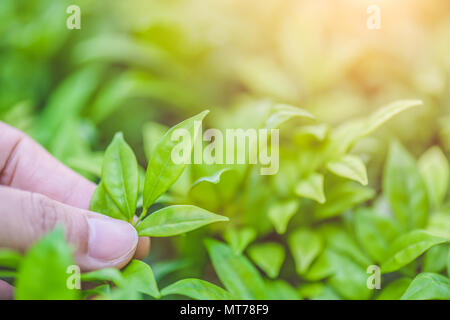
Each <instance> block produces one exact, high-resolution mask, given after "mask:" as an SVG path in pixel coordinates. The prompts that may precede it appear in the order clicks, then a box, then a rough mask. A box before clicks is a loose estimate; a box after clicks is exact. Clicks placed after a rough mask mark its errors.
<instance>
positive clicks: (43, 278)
mask: <svg viewBox="0 0 450 320" xmlns="http://www.w3.org/2000/svg"><path fill="white" fill-rule="evenodd" d="M73 264H74V261H73V258H72V248H71V247H70V246H69V245H68V244H67V242H66V240H65V239H64V232H63V230H62V229H61V228H56V229H55V230H53V231H52V232H51V233H49V234H47V235H46V236H44V237H43V238H42V239H41V240H40V241H39V242H37V243H36V244H34V245H33V246H32V247H31V248H30V250H29V251H28V253H27V255H26V257H25V258H24V259H23V261H22V263H21V264H20V266H19V270H18V272H17V281H16V284H15V287H16V289H15V297H16V299H19V300H30V299H31V300H74V299H77V298H78V297H79V291H78V290H76V289H73V290H71V289H69V286H68V278H69V275H70V274H68V273H67V269H68V267H69V266H71V265H73Z"/></svg>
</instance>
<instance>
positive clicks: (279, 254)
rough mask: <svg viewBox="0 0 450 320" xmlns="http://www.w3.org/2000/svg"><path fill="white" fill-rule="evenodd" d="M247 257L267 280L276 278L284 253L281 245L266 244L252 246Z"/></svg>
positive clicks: (274, 243)
mask: <svg viewBox="0 0 450 320" xmlns="http://www.w3.org/2000/svg"><path fill="white" fill-rule="evenodd" d="M247 252H248V255H249V257H250V259H252V260H253V262H254V263H255V264H256V265H257V266H258V267H260V268H261V269H262V270H263V271H264V272H265V273H266V274H267V275H268V276H269V278H272V279H274V278H276V277H277V276H278V273H279V272H280V268H281V265H282V264H283V262H284V257H285V252H284V248H283V246H282V245H281V244H279V243H276V242H266V243H261V244H254V245H252V246H250V247H249V248H248V251H247Z"/></svg>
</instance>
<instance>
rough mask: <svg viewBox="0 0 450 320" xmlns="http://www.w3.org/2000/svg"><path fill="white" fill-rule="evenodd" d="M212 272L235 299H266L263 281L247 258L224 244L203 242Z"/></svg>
mask: <svg viewBox="0 0 450 320" xmlns="http://www.w3.org/2000/svg"><path fill="white" fill-rule="evenodd" d="M205 245H206V248H207V249H208V253H209V256H210V258H211V261H212V264H213V266H214V270H215V271H216V273H217V276H218V277H219V279H220V281H221V282H222V283H223V285H224V286H225V288H227V290H228V291H229V292H230V293H231V295H232V296H233V297H236V298H237V299H266V298H267V293H266V289H265V286H264V281H263V279H262V277H261V275H260V274H259V273H258V271H257V270H256V268H255V267H254V266H253V265H252V264H251V263H250V261H248V259H247V258H245V257H244V256H242V255H240V254H236V253H235V252H234V251H233V249H231V248H230V247H229V246H227V245H226V244H224V243H222V242H219V241H216V240H213V239H207V240H205Z"/></svg>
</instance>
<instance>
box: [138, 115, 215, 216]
mask: <svg viewBox="0 0 450 320" xmlns="http://www.w3.org/2000/svg"><path fill="white" fill-rule="evenodd" d="M208 112H209V111H208V110H206V111H203V112H202V113H200V114H198V115H196V116H194V117H192V118H189V119H187V120H185V121H183V122H181V123H179V124H177V125H176V126H174V127H172V128H170V129H169V131H167V132H166V133H165V134H164V136H163V137H162V138H161V140H160V141H159V143H158V145H157V146H156V147H155V148H154V150H153V154H152V157H151V159H150V161H149V163H148V167H147V173H146V175H145V184H144V212H146V210H147V209H148V208H149V207H150V206H151V205H152V203H153V202H154V201H155V200H156V199H158V198H159V197H160V196H161V195H162V194H163V193H164V192H166V191H167V190H168V189H169V187H170V186H171V185H172V184H173V183H174V182H175V181H176V180H177V179H178V178H179V176H180V175H181V174H182V173H183V170H184V168H185V167H186V163H180V164H177V163H175V162H174V161H173V160H172V151H173V150H174V147H175V146H176V145H178V144H180V143H183V144H184V143H185V141H182V142H176V141H173V140H172V134H173V133H174V132H176V131H177V130H178V129H184V130H187V132H189V133H190V136H191V137H196V136H197V134H198V133H194V122H196V121H202V120H203V118H204V117H205V116H206V115H207V114H208ZM197 138H198V137H197ZM190 140H191V141H190V145H184V146H185V147H189V150H190V151H191V152H192V146H193V144H194V140H195V138H194V139H192V138H191V139H190ZM189 155H190V153H189ZM189 159H190V157H189Z"/></svg>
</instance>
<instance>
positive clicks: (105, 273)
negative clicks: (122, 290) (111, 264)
mask: <svg viewBox="0 0 450 320" xmlns="http://www.w3.org/2000/svg"><path fill="white" fill-rule="evenodd" d="M81 281H86V282H104V281H111V282H113V283H114V284H115V285H117V286H118V285H120V284H122V282H123V277H122V274H121V273H120V271H119V270H117V269H114V268H104V269H99V270H95V271H91V272H88V273H83V274H82V275H81Z"/></svg>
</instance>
